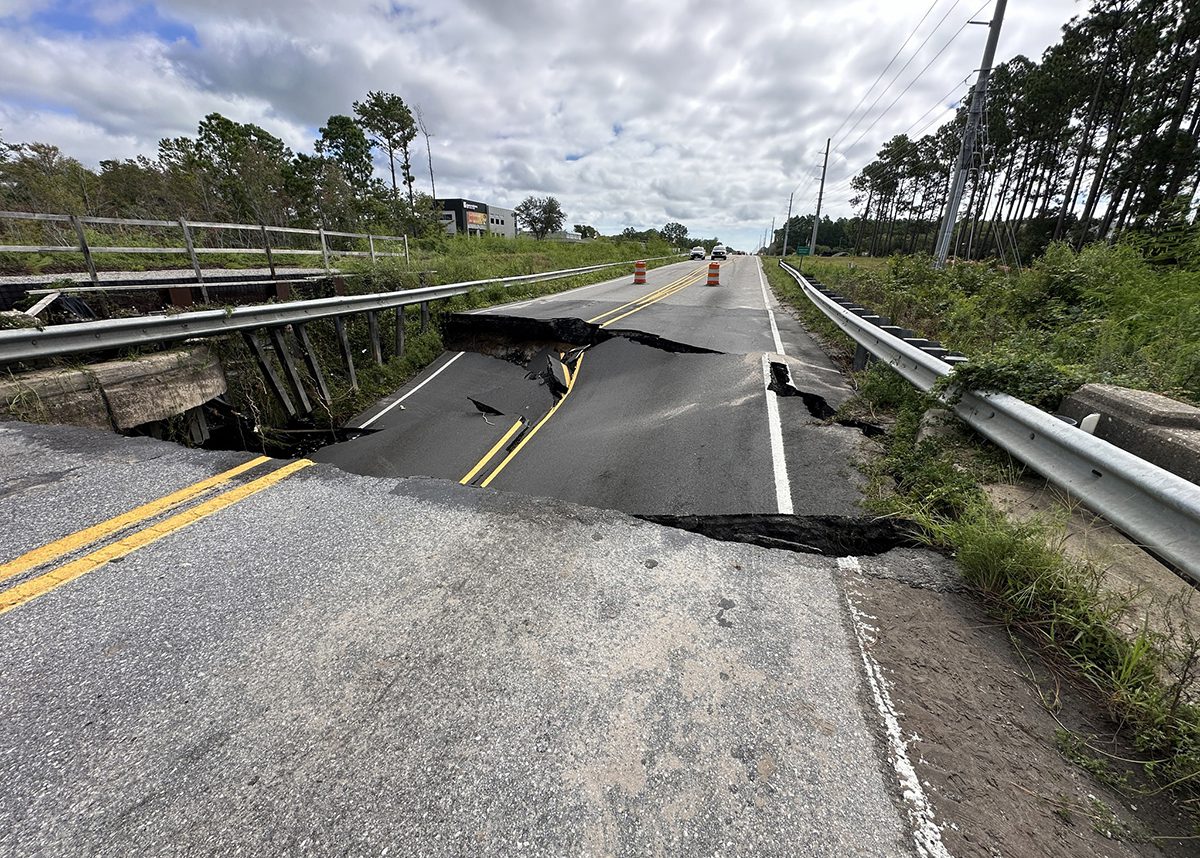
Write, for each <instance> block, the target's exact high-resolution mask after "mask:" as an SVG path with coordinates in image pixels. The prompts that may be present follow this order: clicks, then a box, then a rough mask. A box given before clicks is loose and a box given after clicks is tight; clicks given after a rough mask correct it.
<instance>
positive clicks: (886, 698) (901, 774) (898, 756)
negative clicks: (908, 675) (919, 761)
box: [838, 557, 952, 858]
mask: <svg viewBox="0 0 1200 858" xmlns="http://www.w3.org/2000/svg"><path fill="white" fill-rule="evenodd" d="M838 566H839V567H840V568H841V569H842V570H844V571H847V572H861V571H862V567H861V566H860V565H859V562H858V558H857V557H839V558H838ZM846 605H847V606H848V607H849V608H850V616H851V618H852V619H853V625H854V637H855V638H856V639H857V641H858V651H859V653H860V654H861V655H862V663H863V669H864V670H865V671H866V675H867V684H868V685H869V686H870V687H871V696H872V697H873V698H875V708H876V709H877V710H879V717H880V720H882V721H883V727H884V731H885V732H886V733H887V743H888V750H889V752H890V754H891V757H892V767H893V768H894V769H895V772H896V779H897V780H898V781H899V785H900V790H901V793H902V795H903V797H904V801H905V804H906V806H907V811H908V819H909V822H911V823H912V827H913V832H912V834H913V843H914V844H915V845H916V847H917V852H918V853H919V854H920V855H922V856H923V858H952V856H951V855H950V852H949V851H948V850H947V849H946V846H945V844H943V843H942V830H941V828H939V827H938V824H937V822H936V821H935V819H934V815H933V805H932V804H930V802H929V798H928V797H927V796H926V795H925V790H924V789H922V787H921V779H920V778H919V777H918V776H917V770H916V769H915V768H913V764H912V762H911V761H910V760H909V758H908V745H907V743H906V742H905V741H904V735H903V733H902V732H901V730H900V719H899V718H898V717H897V715H896V707H895V705H894V704H893V703H892V696H891V695H890V694H888V690H887V680H886V679H884V676H883V668H882V667H880V666H879V662H877V661H875V659H874V658H873V657H872V656H871V654H870V653H869V652H868V648H867V636H868V632H869V630H870V627H869V626H868V625H867V623H866V622H865V617H866V615H865V614H863V613H862V612H861V611H859V610H858V609H857V608H855V607H854V602H853V601H852V600H851V599H850V597H849V596H848V595H847V596H846Z"/></svg>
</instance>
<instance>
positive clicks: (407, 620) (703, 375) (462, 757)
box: [0, 257, 916, 856]
mask: <svg viewBox="0 0 1200 858" xmlns="http://www.w3.org/2000/svg"><path fill="white" fill-rule="evenodd" d="M695 269H696V266H695V264H694V263H680V264H679V265H676V266H668V267H667V268H664V269H658V270H656V271H654V272H651V275H650V283H649V284H647V285H646V286H638V287H634V286H632V284H630V283H628V282H626V281H625V279H624V278H623V279H622V280H621V281H619V282H611V283H608V284H597V285H595V286H591V287H585V288H584V289H581V290H575V291H574V292H569V293H563V294H562V295H559V296H553V297H551V298H548V299H544V300H540V301H536V302H524V303H522V304H520V305H516V306H508V307H500V308H495V309H494V310H493V311H491V313H492V314H496V315H505V316H509V317H512V316H517V315H519V314H523V317H524V318H529V319H554V318H583V319H587V318H594V317H596V316H597V315H601V314H605V313H607V314H608V316H609V317H610V318H611V317H612V316H613V315H615V314H616V312H617V308H620V307H621V306H622V305H624V304H627V303H628V302H630V301H634V300H635V299H637V298H638V297H639V296H644V295H647V294H648V293H650V292H653V291H654V290H656V289H658V288H659V287H662V286H665V285H666V284H669V283H672V282H683V281H682V280H681V278H682V277H683V276H684V275H686V274H687V273H688V272H689V271H693V270H695ZM722 282H723V284H724V285H723V286H721V287H712V288H710V287H706V286H704V285H692V286H687V287H686V288H682V289H680V290H679V291H673V292H670V293H669V294H665V297H662V299H661V300H656V301H648V302H647V303H645V304H644V306H643V308H642V309H639V310H638V311H637V312H636V313H634V314H632V315H629V316H627V317H626V318H625V319H622V320H621V321H620V322H619V323H617V324H614V325H612V326H610V327H609V328H608V329H607V330H609V331H610V332H611V331H614V330H616V331H618V332H619V330H622V329H623V330H630V331H640V332H644V333H648V334H653V335H656V336H658V337H661V338H662V339H663V340H667V341H670V342H677V343H686V344H689V345H691V346H696V347H700V348H704V349H710V350H712V353H695V352H690V353H689V352H679V351H672V350H670V349H668V348H664V347H660V346H661V343H660V344H658V345H655V344H654V343H648V342H635V341H633V340H631V339H629V338H627V337H624V336H618V337H614V338H613V339H609V340H607V341H605V342H601V343H599V344H597V345H594V346H592V347H591V348H589V349H587V350H586V353H585V356H584V358H583V359H582V361H580V360H578V359H577V358H575V357H573V356H572V355H571V354H570V353H568V355H567V356H566V357H565V358H564V360H565V362H566V365H567V369H566V371H565V372H564V371H562V370H561V368H559V369H558V370H557V371H555V372H551V373H550V375H553V376H554V377H555V378H558V379H560V380H561V381H563V382H565V385H566V390H567V391H569V392H568V393H567V395H566V396H565V397H563V398H559V399H555V397H554V396H552V395H550V394H549V391H548V390H547V389H545V388H539V387H538V386H537V383H536V382H530V380H529V379H526V378H525V368H524V367H522V366H520V365H518V364H517V363H513V362H509V361H504V360H500V359H498V358H496V357H492V356H489V355H486V354H480V353H475V352H466V353H447V354H445V355H443V356H442V357H441V358H440V359H439V360H438V361H436V362H435V363H434V364H433V365H432V366H430V367H429V368H428V369H427V370H426V371H425V372H424V373H423V374H422V375H421V376H419V377H418V378H416V379H414V380H413V381H412V383H410V384H409V385H407V386H406V387H405V388H404V389H402V390H400V391H398V392H397V393H396V394H395V395H394V396H393V397H390V398H389V399H388V400H387V401H386V402H384V403H381V404H380V405H379V406H377V407H375V408H373V409H371V410H369V411H368V412H366V413H365V414H363V415H362V416H361V422H362V423H368V422H369V423H371V425H372V428H376V429H378V430H379V431H376V432H374V433H372V434H369V435H365V436H363V437H362V438H360V439H358V440H356V441H353V442H347V443H343V444H339V445H336V446H333V447H329V448H326V449H325V450H323V451H321V452H320V453H319V454H318V456H317V457H315V458H318V459H320V460H322V463H318V464H316V465H313V466H311V467H308V466H306V464H307V463H305V462H297V463H291V464H287V463H284V462H280V461H271V460H262V461H257V460H253V461H249V462H248V461H247V460H250V458H251V457H250V456H249V455H248V454H238V453H212V452H206V451H197V450H185V449H183V448H179V447H176V446H174V445H171V444H167V443H163V442H157V441H153V440H150V439H145V438H122V437H118V436H114V435H111V434H107V433H102V432H91V431H88V430H79V429H68V428H54V427H43V426H36V427H35V426H26V425H22V424H16V423H7V424H0V480H2V485H0V521H3V522H4V525H5V526H4V528H3V529H2V535H0V676H3V683H0V856H9V855H11V856H18V855H21V856H23V855H32V854H37V855H47V856H76V855H86V856H93V855H95V856H101V855H105V856H107V855H150V854H153V855H244V854H250V855H288V856H291V855H321V856H324V855H339V856H340V855H346V856H351V855H355V856H357V855H385V854H390V855H430V856H451V855H472V856H475V855H481V856H493V855H494V856H508V855H514V854H523V855H539V856H541V855H544V856H566V855H629V856H635V855H637V856H640V855H693V854H696V855H701V854H703V855H719V856H737V855H770V856H776V855H778V856H792V855H796V856H810V855H811V856H850V855H854V856H857V855H863V856H867V855H871V856H890V855H913V854H915V849H914V841H913V832H912V830H911V828H910V825H911V822H910V812H909V811H910V808H909V807H908V806H907V805H906V804H905V799H904V798H903V796H902V795H901V790H900V786H899V783H898V781H897V780H896V777H895V774H894V770H893V767H892V765H891V762H890V760H889V759H888V756H887V753H886V750H885V746H884V744H883V741H882V733H881V729H880V718H879V713H878V712H877V711H876V710H875V708H874V704H873V703H872V702H871V698H870V692H869V691H868V689H867V687H866V685H865V683H864V677H863V674H862V665H863V654H862V653H861V652H860V651H859V649H858V644H857V642H856V637H855V633H854V631H853V627H852V626H851V624H850V621H849V618H848V616H847V603H846V601H845V598H844V594H843V593H842V592H841V589H840V584H839V581H840V580H841V578H840V576H841V575H842V574H843V572H844V568H845V567H843V566H840V565H839V561H838V560H837V558H832V557H822V556H819V555H815V554H802V553H796V552H793V551H783V550H776V549H772V548H765V547H759V546H756V545H749V544H745V543H743V542H738V541H715V540H712V539H708V538H706V537H705V536H702V535H700V534H697V533H691V532H686V531H684V530H681V529H677V528H673V527H666V526H662V525H660V524H655V523H652V522H649V521H645V520H642V519H638V518H634V517H631V516H630V515H628V514H627V513H641V514H662V515H677V516H687V515H692V516H695V515H700V516H704V515H713V514H719V513H740V514H757V513H768V514H772V513H777V512H778V511H780V509H782V508H783V507H784V506H787V507H788V510H785V512H786V511H789V510H794V511H795V512H797V513H801V514H805V513H811V514H813V515H827V516H854V515H856V514H857V512H858V510H857V506H856V502H857V499H858V491H859V490H858V486H857V481H858V477H857V475H856V472H855V471H854V469H853V466H852V457H853V455H854V453H855V450H856V449H857V448H856V444H857V439H858V438H859V435H858V433H857V432H856V430H852V429H848V428H846V427H838V426H828V425H825V424H824V423H822V422H821V421H820V420H818V419H817V418H815V417H814V416H813V415H812V414H810V412H809V409H808V407H807V406H806V405H805V402H804V397H802V396H795V395H777V394H776V393H775V392H774V391H772V390H771V389H770V385H771V384H772V383H773V374H774V375H778V372H777V371H773V370H772V369H771V364H772V362H775V363H782V364H785V365H786V367H787V369H788V371H789V372H790V378H791V380H792V383H793V384H794V385H795V386H796V387H797V388H799V389H802V390H806V391H809V392H814V393H816V394H818V395H819V396H821V397H822V398H824V399H825V400H827V401H828V402H830V403H831V404H835V405H836V403H837V401H838V400H839V397H843V396H845V395H848V390H847V389H846V386H845V383H844V382H843V381H842V380H841V379H840V376H839V375H838V373H837V372H836V370H835V369H834V368H833V367H832V366H831V365H830V364H829V362H828V361H827V360H826V359H825V358H824V356H823V355H822V354H821V353H820V351H819V350H818V349H817V348H816V346H815V344H813V343H812V342H811V340H809V339H808V338H807V336H806V335H805V334H804V332H803V330H801V329H800V327H799V325H798V324H797V323H796V322H795V321H794V320H793V319H792V318H791V317H790V316H789V315H788V314H786V313H784V312H778V308H777V307H776V306H775V305H774V302H773V299H770V298H768V297H767V296H766V293H765V289H764V287H763V285H762V281H761V279H760V273H759V269H758V261H757V260H756V259H754V258H748V257H739V258H735V259H734V260H731V261H730V262H729V263H727V264H725V265H724V266H723V269H722ZM768 309H770V310H771V311H774V315H775V325H776V328H777V331H778V333H777V334H776V332H775V331H773V330H772V325H771V313H769V312H768ZM621 312H624V310H622V311H621ZM777 336H778V339H777ZM780 346H782V348H783V352H785V353H786V354H781V353H780ZM539 360H542V358H539ZM784 374H785V375H786V374H787V373H784ZM530 385H531V386H530ZM776 386H778V385H777V384H776ZM473 395H474V396H477V397H478V398H481V401H492V402H496V403H499V404H501V406H502V407H501V408H499V409H498V411H499V413H495V414H490V415H489V416H488V418H487V419H485V418H484V415H483V414H482V413H481V412H480V411H479V410H478V409H477V408H476V406H475V405H474V404H472V403H471V401H470V399H469V398H468V397H470V396H473ZM401 400H403V401H402V402H401ZM400 404H403V406H404V407H403V408H400V407H399V405H400ZM543 412H545V413H543ZM517 417H521V418H522V422H521V426H518V427H517V429H520V428H521V427H522V426H523V427H524V428H525V429H526V430H527V429H528V428H530V427H532V426H535V425H536V426H538V427H539V431H537V432H536V433H527V432H526V433H525V434H521V433H518V432H517V430H516V429H514V428H513V424H514V421H515V420H516V419H517ZM506 432H512V433H514V434H512V435H511V436H510V437H509V438H508V439H507V440H505V438H504V435H505V433H506ZM522 439H524V441H522ZM505 444H507V447H506V446H505ZM518 447H519V449H517V448H518ZM514 450H515V452H513V451H514ZM510 454H511V455H510ZM506 457H507V458H506ZM476 463H485V464H486V467H483V468H482V469H481V470H480V471H479V475H478V476H476V477H474V478H473V479H472V482H474V483H479V482H481V481H483V480H484V479H485V477H484V476H483V475H484V474H490V475H491V476H490V479H491V480H492V482H491V485H490V488H480V487H478V485H467V486H462V485H458V484H457V481H458V480H459V479H461V478H463V477H464V476H465V475H466V473H467V471H468V469H469V468H471V467H472V466H473V465H474V464H476ZM243 465H245V467H243ZM335 466H336V467H335ZM197 487H199V488H197ZM496 489H500V490H501V491H496ZM156 499H158V500H156ZM122 514H124V516H123V517H119V518H115V519H114V518H113V517H114V516H122ZM831 520H832V519H831ZM83 528H89V530H87V531H86V533H87V534H88V539H87V540H85V541H82V542H81V541H79V540H76V541H75V542H72V539H73V538H74V537H73V536H72V535H73V534H78V533H79V532H81V529H83ZM788 533H790V531H789V532H786V533H785V535H787V534H788ZM785 541H786V540H785ZM915 553H916V552H914V554H915ZM890 556H891V557H892V558H893V559H892V560H886V559H880V560H879V561H878V563H879V564H881V565H880V566H879V571H878V574H883V575H895V571H894V569H893V568H892V567H894V566H895V565H896V561H895V559H894V558H895V557H897V556H898V555H897V554H896V553H895V552H893V553H892V555H890ZM30 558H32V559H30ZM859 562H860V563H861V568H862V571H863V573H864V574H868V575H870V574H873V572H872V570H874V569H875V564H876V559H875V558H871V557H863V558H860V560H859ZM901 565H902V566H903V567H904V568H908V567H909V566H910V565H912V564H910V563H908V562H904V563H902V564H901ZM839 569H841V570H843V572H840V571H839ZM14 593H16V594H18V596H13V594H14Z"/></svg>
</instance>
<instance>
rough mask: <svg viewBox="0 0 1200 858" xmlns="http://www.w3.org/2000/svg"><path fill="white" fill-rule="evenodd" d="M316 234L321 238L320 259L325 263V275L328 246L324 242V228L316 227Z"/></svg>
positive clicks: (327, 264) (327, 263) (327, 269)
mask: <svg viewBox="0 0 1200 858" xmlns="http://www.w3.org/2000/svg"><path fill="white" fill-rule="evenodd" d="M317 233H318V234H319V235H320V236H321V259H322V260H324V262H325V274H326V275H328V274H329V273H330V271H329V245H328V244H327V243H326V242H325V227H323V226H322V227H318V228H317Z"/></svg>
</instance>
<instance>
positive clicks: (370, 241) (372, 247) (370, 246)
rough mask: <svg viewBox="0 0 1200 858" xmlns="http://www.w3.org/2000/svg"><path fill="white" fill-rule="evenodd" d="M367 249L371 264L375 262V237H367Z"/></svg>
mask: <svg viewBox="0 0 1200 858" xmlns="http://www.w3.org/2000/svg"><path fill="white" fill-rule="evenodd" d="M367 248H368V249H369V250H370V252H371V262H372V263H373V262H375V236H373V235H370V234H368V235H367Z"/></svg>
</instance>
